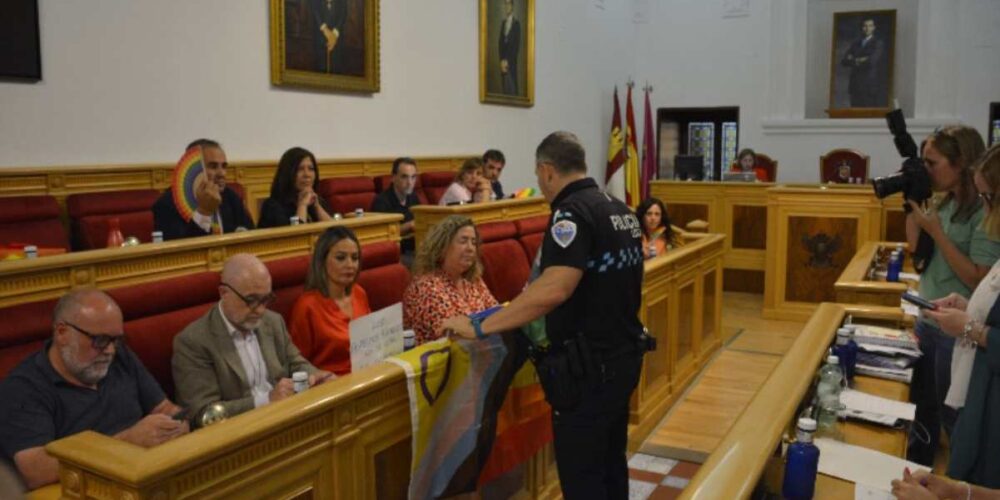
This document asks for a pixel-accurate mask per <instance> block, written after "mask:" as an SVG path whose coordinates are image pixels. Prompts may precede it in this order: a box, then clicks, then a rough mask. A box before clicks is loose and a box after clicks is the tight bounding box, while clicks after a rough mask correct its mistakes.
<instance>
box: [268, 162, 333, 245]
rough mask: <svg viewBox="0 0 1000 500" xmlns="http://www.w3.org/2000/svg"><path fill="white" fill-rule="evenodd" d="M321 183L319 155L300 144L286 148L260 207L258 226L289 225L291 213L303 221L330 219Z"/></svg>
mask: <svg viewBox="0 0 1000 500" xmlns="http://www.w3.org/2000/svg"><path fill="white" fill-rule="evenodd" d="M318 187H319V174H318V173H317V171H316V157H315V156H313V154H312V153H310V152H309V151H308V150H306V149H303V148H299V147H295V148H292V149H289V150H288V151H285V154H283V155H281V160H280V161H278V170H277V171H276V172H274V180H273V181H271V197H270V198H268V199H266V200H264V204H263V205H261V207H260V222H259V223H258V224H257V227H259V228H265V227H281V226H288V225H290V224H291V218H292V217H298V220H299V222H301V223H306V222H316V221H324V220H330V219H331V217H330V210H329V208H328V207H327V206H326V202H325V201H323V199H322V198H320V197H319V196H318V195H317V194H316V189H317V188H318Z"/></svg>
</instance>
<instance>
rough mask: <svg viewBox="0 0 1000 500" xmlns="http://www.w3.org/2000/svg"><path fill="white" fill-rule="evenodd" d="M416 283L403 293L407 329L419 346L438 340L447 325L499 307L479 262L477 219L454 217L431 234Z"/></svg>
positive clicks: (417, 269)
mask: <svg viewBox="0 0 1000 500" xmlns="http://www.w3.org/2000/svg"><path fill="white" fill-rule="evenodd" d="M413 273H414V278H413V281H411V282H410V286H408V287H407V288H406V292H404V293H403V325H405V327H406V328H410V329H412V330H413V331H414V333H415V334H416V339H417V344H418V345H419V344H423V343H424V342H429V341H431V340H434V339H436V338H438V336H437V334H436V333H435V331H436V330H437V327H438V325H440V324H441V322H443V321H444V320H445V319H448V318H450V317H452V316H455V315H458V314H469V313H473V312H476V311H481V310H483V309H487V308H490V307H493V306H495V305H497V299H495V298H494V297H493V294H492V293H490V291H489V289H488V288H486V283H484V282H483V278H482V276H483V264H482V262H480V260H479V234H478V233H477V232H476V226H475V225H474V224H473V223H472V219H470V218H468V217H464V216H460V215H452V216H449V217H447V218H445V219H444V220H442V221H441V222H439V223H438V224H437V225H436V226H434V227H433V228H431V230H430V232H429V233H428V234H427V237H426V238H424V240H423V241H422V242H421V243H420V248H419V249H418V250H417V256H416V258H415V259H414V268H413Z"/></svg>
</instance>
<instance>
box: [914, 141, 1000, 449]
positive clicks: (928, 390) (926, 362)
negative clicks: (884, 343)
mask: <svg viewBox="0 0 1000 500" xmlns="http://www.w3.org/2000/svg"><path fill="white" fill-rule="evenodd" d="M921 147H922V150H923V161H924V165H925V167H926V168H927V173H928V176H929V177H930V181H931V185H932V187H933V190H934V191H935V192H936V193H938V196H937V197H935V198H933V199H932V200H931V201H930V203H929V205H928V206H921V205H920V204H918V203H916V202H914V201H908V203H909V204H910V206H911V208H913V210H912V211H910V213H909V214H908V215H907V216H906V239H907V242H908V243H909V245H910V248H911V249H914V248H916V247H917V240H918V237H919V235H920V232H921V230H923V231H924V232H925V233H927V235H928V236H930V238H931V239H933V241H934V251H933V254H932V255H931V257H930V260H929V261H928V262H927V265H926V268H925V269H924V271H923V273H922V274H921V276H920V296H921V297H924V298H926V299H928V300H934V299H940V298H942V297H946V296H948V295H949V294H952V293H956V294H958V295H961V296H962V297H965V298H968V297H969V295H971V293H972V290H973V289H974V288H975V287H976V285H978V284H979V281H980V280H981V279H982V278H983V277H984V276H986V273H988V272H989V270H990V267H991V266H992V265H993V263H994V262H996V260H997V258H998V257H1000V242H997V241H993V240H990V239H989V238H988V237H987V235H986V233H985V231H984V230H983V227H982V221H983V218H984V215H985V213H984V209H983V203H982V202H981V201H980V199H979V196H978V194H977V192H976V186H975V183H974V181H973V170H972V166H973V165H974V164H975V162H976V161H977V160H978V159H979V157H980V156H982V154H983V152H984V150H985V146H984V144H983V139H982V137H981V136H980V135H979V132H977V131H976V130H975V129H974V128H971V127H966V126H964V125H953V126H948V127H943V128H941V129H938V130H937V131H935V132H934V133H933V134H931V135H930V136H929V137H928V138H927V139H926V140H925V141H924V143H923V144H922V146H921ZM941 195H943V197H942V196H941ZM916 333H917V336H918V337H919V339H920V349H921V351H922V352H923V356H922V357H921V358H920V360H919V361H918V362H917V366H916V367H915V370H914V374H913V380H912V382H911V385H910V395H911V400H912V401H913V402H914V403H916V404H917V415H916V420H917V422H920V423H921V424H922V427H923V428H926V430H927V434H928V435H929V437H930V440H929V442H924V439H925V438H926V437H927V435H925V434H924V432H923V428H921V426H919V425H915V426H912V427H911V433H910V440H909V441H910V442H909V446H908V450H907V459H909V460H911V461H913V462H917V463H920V464H923V465H927V466H933V464H934V453H935V451H936V450H937V447H938V437H939V435H940V428H941V427H942V426H944V429H945V432H947V433H948V434H949V435H950V434H951V431H952V429H953V427H954V425H955V420H956V418H957V412H956V410H954V409H953V408H950V407H947V406H945V405H944V399H945V395H946V394H947V392H948V387H949V385H950V383H951V357H952V350H953V349H954V344H955V340H954V338H953V337H951V336H948V335H946V334H944V333H943V332H942V331H941V330H940V329H939V327H938V324H937V323H936V322H935V321H934V320H933V319H931V318H929V317H927V316H926V315H921V318H920V319H919V320H918V322H917V326H916Z"/></svg>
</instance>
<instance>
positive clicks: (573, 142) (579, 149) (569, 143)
mask: <svg viewBox="0 0 1000 500" xmlns="http://www.w3.org/2000/svg"><path fill="white" fill-rule="evenodd" d="M535 162H536V163H549V164H551V165H553V166H555V167H556V170H557V171H559V173H560V174H570V173H578V172H582V173H586V172H587V156H586V153H584V151H583V145H582V144H580V139H578V138H577V137H576V135H574V134H573V133H572V132H566V131H559V132H553V133H551V134H549V136H548V137H546V138H545V139H543V140H542V143H541V144H539V145H538V148H537V149H535Z"/></svg>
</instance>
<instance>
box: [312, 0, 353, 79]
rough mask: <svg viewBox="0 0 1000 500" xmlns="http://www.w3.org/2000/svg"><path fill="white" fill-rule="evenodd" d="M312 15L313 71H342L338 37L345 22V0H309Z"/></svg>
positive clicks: (341, 50) (342, 30)
mask: <svg viewBox="0 0 1000 500" xmlns="http://www.w3.org/2000/svg"><path fill="white" fill-rule="evenodd" d="M309 9H310V10H312V16H313V27H314V28H315V30H314V31H313V39H314V40H315V41H314V43H313V47H314V48H313V50H314V56H315V58H316V59H315V60H316V62H315V68H314V70H315V71H318V72H320V73H342V72H343V71H344V60H343V59H344V56H343V54H344V51H343V46H344V44H343V43H341V41H340V39H341V37H342V35H343V34H344V24H346V23H347V0H310V2H309Z"/></svg>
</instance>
